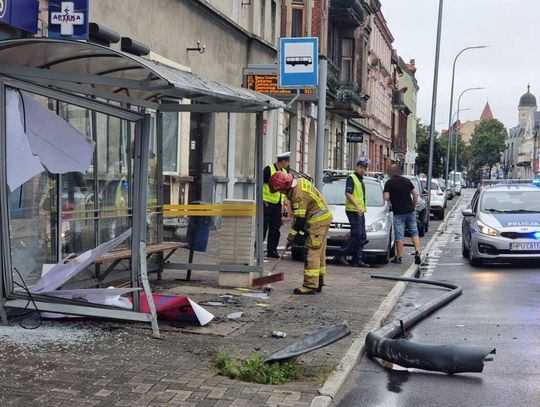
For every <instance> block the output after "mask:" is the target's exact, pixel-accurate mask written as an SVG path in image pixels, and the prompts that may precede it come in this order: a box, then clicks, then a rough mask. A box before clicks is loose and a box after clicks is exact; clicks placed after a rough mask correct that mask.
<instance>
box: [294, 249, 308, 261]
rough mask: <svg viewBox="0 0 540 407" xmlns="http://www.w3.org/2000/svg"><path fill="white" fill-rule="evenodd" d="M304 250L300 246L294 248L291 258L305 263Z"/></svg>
mask: <svg viewBox="0 0 540 407" xmlns="http://www.w3.org/2000/svg"><path fill="white" fill-rule="evenodd" d="M304 256H305V255H304V248H303V247H300V246H293V247H292V249H291V257H292V258H293V260H298V261H304V260H305V259H304Z"/></svg>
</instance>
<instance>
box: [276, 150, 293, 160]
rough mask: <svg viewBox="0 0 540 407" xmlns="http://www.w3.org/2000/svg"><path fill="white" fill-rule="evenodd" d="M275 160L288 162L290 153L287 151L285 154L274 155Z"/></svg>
mask: <svg viewBox="0 0 540 407" xmlns="http://www.w3.org/2000/svg"><path fill="white" fill-rule="evenodd" d="M276 158H277V159H278V160H280V161H281V160H290V159H291V152H290V151H287V152H285V153H281V154H278V155H276Z"/></svg>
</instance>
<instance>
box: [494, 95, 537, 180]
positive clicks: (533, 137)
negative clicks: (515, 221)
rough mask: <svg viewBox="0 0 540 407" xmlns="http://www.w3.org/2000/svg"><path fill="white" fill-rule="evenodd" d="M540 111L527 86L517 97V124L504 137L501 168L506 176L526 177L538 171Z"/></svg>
mask: <svg viewBox="0 0 540 407" xmlns="http://www.w3.org/2000/svg"><path fill="white" fill-rule="evenodd" d="M539 123H540V112H538V111H537V105H536V97H535V96H534V95H533V94H532V93H531V92H530V86H527V93H525V94H523V95H522V96H521V98H520V99H519V105H518V125H517V126H516V127H514V128H512V129H510V132H509V134H508V138H507V139H506V151H505V152H504V156H503V169H504V172H505V174H506V176H507V177H508V178H519V179H528V178H532V176H533V174H534V173H536V172H537V171H538V153H537V149H538V141H537V134H538V125H539Z"/></svg>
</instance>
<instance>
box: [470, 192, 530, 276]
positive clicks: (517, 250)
mask: <svg viewBox="0 0 540 407" xmlns="http://www.w3.org/2000/svg"><path fill="white" fill-rule="evenodd" d="M462 213H463V222H462V253H463V257H466V258H468V259H469V262H470V264H471V265H473V266H479V265H481V264H482V263H483V262H484V261H485V260H489V261H497V260H503V261H511V260H515V259H531V260H532V259H540V186H539V185H535V184H534V183H529V184H523V183H520V184H517V183H508V184H497V185H490V186H484V187H481V188H480V189H478V190H477V191H476V193H475V194H474V196H473V198H472V201H471V204H470V205H469V207H468V208H467V209H466V210H464V211H463V212H462Z"/></svg>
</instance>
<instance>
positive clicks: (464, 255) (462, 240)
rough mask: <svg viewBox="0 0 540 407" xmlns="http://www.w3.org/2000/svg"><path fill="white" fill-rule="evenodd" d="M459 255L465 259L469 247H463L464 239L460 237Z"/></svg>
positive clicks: (467, 255)
mask: <svg viewBox="0 0 540 407" xmlns="http://www.w3.org/2000/svg"><path fill="white" fill-rule="evenodd" d="M461 255H462V256H463V257H465V258H466V259H468V258H469V249H467V248H466V247H465V240H464V239H461Z"/></svg>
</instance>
